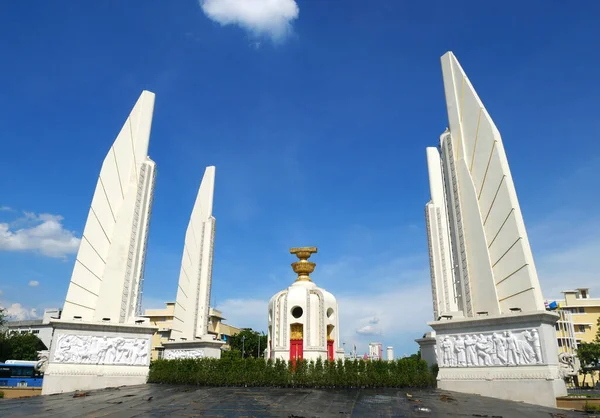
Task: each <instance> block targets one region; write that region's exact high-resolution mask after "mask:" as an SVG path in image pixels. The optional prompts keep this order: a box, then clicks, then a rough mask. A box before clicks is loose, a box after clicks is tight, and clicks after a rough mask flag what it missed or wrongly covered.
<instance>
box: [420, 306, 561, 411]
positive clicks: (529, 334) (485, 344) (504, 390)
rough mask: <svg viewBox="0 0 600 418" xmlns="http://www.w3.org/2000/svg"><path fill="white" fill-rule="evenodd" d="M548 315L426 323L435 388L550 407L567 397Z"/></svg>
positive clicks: (552, 320)
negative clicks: (432, 346) (432, 341)
mask: <svg viewBox="0 0 600 418" xmlns="http://www.w3.org/2000/svg"><path fill="white" fill-rule="evenodd" d="M557 319H558V315H556V314H553V313H549V312H534V313H516V314H508V315H497V316H493V317H480V318H469V319H456V320H452V319H450V320H442V321H435V322H431V323H429V325H430V326H431V327H432V328H433V329H434V330H435V331H436V337H435V338H436V340H435V341H436V354H437V359H438V366H439V373H438V387H439V388H440V389H446V390H453V391H458V392H466V393H476V394H480V395H483V396H491V397H495V398H501V399H510V400H514V401H523V402H527V403H532V404H537V405H544V406H551V407H554V406H556V397H558V396H564V395H566V393H567V390H566V385H565V382H564V380H563V376H562V373H561V367H560V365H559V362H558V346H557V343H556V334H555V328H554V324H555V323H556V321H557Z"/></svg>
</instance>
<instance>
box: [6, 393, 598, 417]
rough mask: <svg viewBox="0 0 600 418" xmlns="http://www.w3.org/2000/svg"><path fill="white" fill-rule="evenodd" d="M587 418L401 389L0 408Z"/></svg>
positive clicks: (68, 413) (151, 396)
mask: <svg viewBox="0 0 600 418" xmlns="http://www.w3.org/2000/svg"><path fill="white" fill-rule="evenodd" d="M19 416H26V417H60V418H67V417H111V418H117V417H119V418H120V417H164V416H170V417H194V416H195V417H199V416H201V417H288V418H300V417H306V418H309V417H348V416H352V417H489V418H500V417H502V418H512V417H515V418H517V417H527V418H535V417H545V418H549V417H556V418H563V417H581V416H587V415H585V414H583V413H576V412H570V411H563V410H557V409H549V408H541V407H536V406H532V405H527V404H523V403H517V402H510V401H501V400H498V399H492V398H485V397H481V396H476V395H465V394H459V393H453V392H446V391H438V390H428V391H409V395H407V391H406V390H397V389H362V390H360V389H355V390H317V389H279V388H247V389H244V388H198V387H189V386H168V385H142V386H130V387H123V388H115V389H105V390H97V391H91V392H88V393H87V394H85V396H81V395H79V396H78V395H74V394H73V393H71V394H61V395H52V396H38V397H34V398H27V399H7V400H0V417H19Z"/></svg>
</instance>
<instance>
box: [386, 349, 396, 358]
mask: <svg viewBox="0 0 600 418" xmlns="http://www.w3.org/2000/svg"><path fill="white" fill-rule="evenodd" d="M386 360H387V361H394V347H387V349H386Z"/></svg>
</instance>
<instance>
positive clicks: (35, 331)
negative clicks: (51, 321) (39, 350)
mask: <svg viewBox="0 0 600 418" xmlns="http://www.w3.org/2000/svg"><path fill="white" fill-rule="evenodd" d="M31 333H32V334H39V333H40V330H39V329H34V330H33V331H31Z"/></svg>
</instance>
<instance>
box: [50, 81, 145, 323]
mask: <svg viewBox="0 0 600 418" xmlns="http://www.w3.org/2000/svg"><path fill="white" fill-rule="evenodd" d="M154 98H155V96H154V93H151V92H149V91H144V92H142V94H141V95H140V97H139V99H138V100H137V102H136V104H135V106H134V108H133V110H132V111H131V113H130V114H129V117H128V118H127V120H126V121H125V124H124V125H123V127H122V128H121V131H120V132H119V135H118V136H117V138H116V140H115V141H114V143H113V144H112V146H111V147H110V148H109V151H108V153H107V155H106V157H105V159H104V162H103V163H102V168H101V170H100V175H99V177H98V180H97V184H96V189H95V191H94V195H93V198H92V202H91V205H90V209H89V213H88V216H87V220H86V223H85V227H84V229H83V237H82V239H81V245H80V247H79V250H78V253H77V259H76V262H75V264H74V267H73V273H72V275H71V282H70V284H69V288H68V291H67V296H66V300H65V303H64V308H63V312H62V318H64V319H66V320H73V319H77V318H76V317H78V318H79V319H81V320H83V321H97V322H101V321H104V320H108V321H109V322H112V323H127V322H129V320H130V319H131V318H132V317H134V316H135V315H138V314H140V312H139V310H140V307H141V300H140V298H141V296H140V295H141V288H142V280H143V271H144V260H145V253H146V242H147V235H148V227H149V220H150V214H151V207H152V196H153V191H154V190H153V189H154V177H155V164H154V162H153V161H152V160H150V159H149V158H148V145H149V141H150V130H151V126H152V115H153V111H154Z"/></svg>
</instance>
